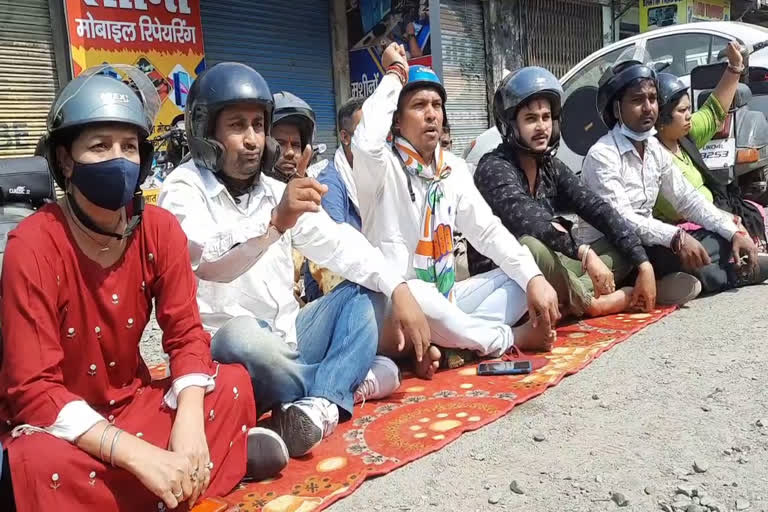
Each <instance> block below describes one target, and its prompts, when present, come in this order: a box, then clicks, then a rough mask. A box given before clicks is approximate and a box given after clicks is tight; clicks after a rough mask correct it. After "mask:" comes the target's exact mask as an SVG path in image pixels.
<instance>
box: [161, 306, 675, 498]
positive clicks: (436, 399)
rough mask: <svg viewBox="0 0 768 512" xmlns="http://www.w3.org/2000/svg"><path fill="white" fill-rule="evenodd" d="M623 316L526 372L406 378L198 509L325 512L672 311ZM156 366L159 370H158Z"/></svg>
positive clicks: (561, 333)
mask: <svg viewBox="0 0 768 512" xmlns="http://www.w3.org/2000/svg"><path fill="white" fill-rule="evenodd" d="M672 311H673V309H671V308H670V309H659V310H656V311H654V312H653V313H652V314H620V315H614V316H609V317H603V318H597V319H590V320H585V321H581V322H578V323H573V324H571V325H567V326H564V327H562V328H560V329H558V341H557V344H556V346H555V348H554V349H553V350H552V351H551V352H550V353H548V354H544V355H543V357H542V358H538V357H537V358H535V359H541V361H540V362H541V363H543V364H536V365H535V367H538V366H541V368H538V369H537V370H535V371H534V372H533V373H531V374H529V375H524V376H494V377H482V376H478V375H477V366H476V365H473V366H467V367H464V368H459V369H456V370H448V371H444V372H439V373H438V374H437V375H436V376H435V378H434V379H433V380H431V381H424V380H420V379H417V378H415V377H413V376H408V375H406V376H404V380H403V383H402V385H401V386H400V389H399V390H398V391H397V392H396V393H395V394H394V395H392V396H391V397H390V398H389V399H387V400H382V401H377V402H368V403H365V404H364V405H362V406H358V407H357V408H356V409H355V417H354V418H353V419H352V420H351V421H348V422H346V423H343V424H341V425H339V427H338V428H337V429H336V431H335V432H334V433H333V435H331V436H330V437H329V438H328V439H326V440H324V441H323V443H322V444H321V445H320V446H319V447H318V448H316V449H315V451H314V452H313V453H312V454H310V455H308V456H306V457H304V458H301V459H294V460H291V462H290V464H289V465H288V467H287V468H286V469H285V470H284V471H283V472H282V474H281V475H279V476H278V477H277V478H273V479H269V480H265V481H262V482H249V483H243V484H241V485H240V486H239V487H238V488H237V489H235V490H234V491H233V492H232V493H231V494H229V495H228V496H223V497H221V498H220V499H217V500H206V502H203V503H201V504H200V505H198V506H197V507H195V509H193V512H209V511H210V512H219V511H222V512H223V511H234V510H238V509H239V510H240V511H241V512H258V511H263V512H309V511H320V510H322V509H324V508H326V507H328V506H329V505H331V504H332V503H333V502H335V501H337V500H340V499H341V498H343V497H344V496H347V495H349V494H351V493H352V492H354V490H355V489H357V487H359V486H360V485H361V484H362V483H363V481H364V480H365V479H366V478H371V477H374V476H379V475H383V474H386V473H389V472H390V471H392V470H394V469H397V468H399V467H401V466H403V465H405V464H407V463H409V462H411V461H413V460H416V459H418V458H420V457H424V456H425V455H427V454H429V453H431V452H434V451H436V450H439V449H440V448H442V447H443V446H445V445H447V444H448V443H450V442H452V441H454V440H455V439H457V438H458V437H459V436H460V435H461V434H462V433H463V432H466V431H469V430H475V429H478V428H480V427H482V426H483V425H487V424H488V423H490V422H492V421H495V420H497V419H498V418H500V417H501V416H503V415H505V414H507V413H508V412H509V411H510V410H512V408H513V407H515V406H516V405H518V404H520V403H523V402H525V401H527V400H530V399H531V398H533V397H535V396H538V395H540V394H541V393H543V392H544V391H545V390H546V389H547V388H549V387H551V386H555V385H556V384H557V383H559V382H560V381H561V380H562V379H563V378H564V377H566V376H568V375H572V374H574V373H576V372H578V371H580V370H581V369H583V368H584V367H585V366H587V365H588V364H589V363H590V362H591V361H592V360H594V359H595V358H596V357H598V356H599V355H600V354H602V353H603V352H605V351H606V350H608V349H610V348H611V347H613V346H614V345H616V344H617V343H620V342H622V341H624V340H626V339H627V338H629V337H630V336H631V335H632V334H634V333H636V332H637V331H639V330H641V329H643V328H644V327H645V326H646V325H649V324H651V323H653V322H656V321H658V320H660V319H661V318H663V317H664V316H666V315H668V314H670V313H671V312H672ZM156 370H161V368H157V369H156Z"/></svg>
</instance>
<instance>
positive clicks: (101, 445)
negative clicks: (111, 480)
mask: <svg viewBox="0 0 768 512" xmlns="http://www.w3.org/2000/svg"><path fill="white" fill-rule="evenodd" d="M110 427H112V425H111V424H110V423H107V426H106V427H104V430H102V431H101V441H100V442H99V458H100V459H101V460H102V461H103V462H106V461H105V460H104V441H105V440H106V439H107V431H108V430H109V429H110Z"/></svg>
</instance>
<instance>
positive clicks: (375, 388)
mask: <svg viewBox="0 0 768 512" xmlns="http://www.w3.org/2000/svg"><path fill="white" fill-rule="evenodd" d="M399 387H400V368H398V367H397V365H396V364H395V362H394V361H393V360H391V359H390V358H388V357H384V356H376V358H375V359H374V360H373V363H372V364H371V369H370V370H368V375H366V376H365V379H364V380H363V382H361V383H360V386H358V388H357V391H355V403H356V404H359V403H361V402H362V403H365V401H366V400H379V399H381V398H386V397H388V396H389V395H391V394H392V393H394V392H395V391H396V390H397V388H399Z"/></svg>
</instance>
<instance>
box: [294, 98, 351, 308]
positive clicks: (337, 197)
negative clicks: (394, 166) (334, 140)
mask: <svg viewBox="0 0 768 512" xmlns="http://www.w3.org/2000/svg"><path fill="white" fill-rule="evenodd" d="M364 101H365V100H364V99H363V98H353V99H351V100H348V101H347V102H346V103H344V105H342V106H341V108H340V109H339V113H338V115H337V126H338V130H339V139H340V140H341V146H339V147H338V148H337V149H336V154H335V155H334V156H333V160H332V161H330V160H326V162H327V164H326V166H325V168H324V169H323V170H322V171H321V172H320V174H319V175H318V176H317V181H319V182H320V183H321V184H323V185H325V186H326V187H328V192H326V193H325V194H324V195H323V199H322V205H323V210H325V212H326V213H327V214H328V216H329V217H330V218H332V219H333V220H335V221H336V222H338V223H344V224H349V225H350V226H352V227H353V228H355V229H356V230H358V231H360V229H361V228H362V222H361V221H360V208H359V207H358V204H357V189H356V187H355V182H354V180H353V179H352V162H353V158H354V157H353V155H352V149H351V144H352V135H353V134H354V133H355V128H357V124H358V123H359V122H360V117H362V115H363V114H362V107H363V102H364ZM313 274H314V275H313ZM315 276H317V277H318V278H319V279H316V278H315ZM320 281H324V283H323V282H320ZM338 282H339V280H338V278H336V277H335V276H331V275H329V272H328V269H321V268H317V266H316V265H314V264H312V265H310V264H308V263H307V264H306V265H305V271H304V289H305V291H306V294H307V302H311V301H313V300H315V299H317V298H319V297H321V296H322V295H323V293H326V292H328V291H329V290H328V288H329V287H330V286H332V285H335V284H337V283H338Z"/></svg>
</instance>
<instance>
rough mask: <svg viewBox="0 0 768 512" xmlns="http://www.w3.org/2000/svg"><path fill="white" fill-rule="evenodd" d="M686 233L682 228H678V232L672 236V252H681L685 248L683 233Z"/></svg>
mask: <svg viewBox="0 0 768 512" xmlns="http://www.w3.org/2000/svg"><path fill="white" fill-rule="evenodd" d="M684 234H685V231H683V230H682V229H678V230H677V233H675V236H673V237H672V243H670V244H669V245H670V249H672V252H673V253H674V254H680V251H682V250H683V235H684Z"/></svg>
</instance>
